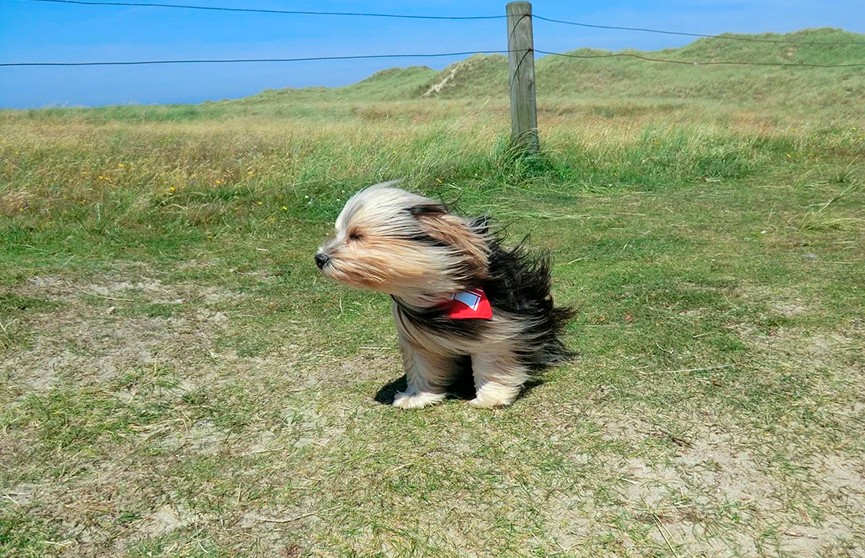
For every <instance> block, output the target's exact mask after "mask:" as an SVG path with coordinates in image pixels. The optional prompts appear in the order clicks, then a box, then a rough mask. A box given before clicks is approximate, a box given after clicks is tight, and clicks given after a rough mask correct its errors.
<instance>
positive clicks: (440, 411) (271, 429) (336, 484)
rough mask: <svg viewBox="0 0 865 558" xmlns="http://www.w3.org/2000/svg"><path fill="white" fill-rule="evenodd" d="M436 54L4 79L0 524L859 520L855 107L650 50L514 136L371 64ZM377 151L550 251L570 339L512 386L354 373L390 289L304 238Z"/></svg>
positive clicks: (503, 531)
mask: <svg viewBox="0 0 865 558" xmlns="http://www.w3.org/2000/svg"><path fill="white" fill-rule="evenodd" d="M819 33H828V32H818V34H819ZM807 36H808V37H810V36H812V35H807ZM718 44H720V43H718ZM711 46H712V43H711V42H703V41H700V42H697V43H695V44H694V45H692V46H691V47H687V48H691V49H704V48H709V47H711ZM713 48H714V47H713ZM719 48H720V47H719ZM760 48H763V47H762V46H761V47H760ZM803 48H804V47H803ZM686 54H688V55H690V54H695V55H696V54H697V52H696V51H695V52H683V53H681V56H682V57H684V56H685V55H686ZM699 54H700V55H701V56H702V55H706V56H708V55H713V56H714V55H717V56H718V57H722V56H733V54H736V53H733V52H727V51H718V52H714V51H711V52H710V51H709V50H707V51H705V52H703V51H700V52H699ZM739 54H741V53H739ZM671 55H672V54H671ZM803 56H804V54H803ZM814 56H815V57H814V58H813V60H815V61H816V60H824V58H820V57H817V55H814ZM482 62H483V61H482ZM487 62H489V61H487ZM485 63H486V62H485ZM550 63H551V62H550ZM594 63H596V62H593V64H594ZM610 63H611V61H607V64H610ZM495 64H496V62H495V61H492V62H491V63H490V65H489V67H487V68H486V69H483V68H481V69H482V70H483V71H492V70H493V69H495ZM544 64H547V62H545V63H544ZM539 68H540V69H539V74H538V75H539V76H542V75H543V74H542V73H541V69H543V66H542V65H540V64H539ZM607 68H608V69H610V68H612V66H607ZM624 68H627V66H622V67H620V70H621V71H623V72H624V71H625V70H624ZM639 68H643V67H642V66H635V67H634V68H633V70H634V71H641V72H642V71H644V70H640V69H639ZM478 71H481V70H478ZM645 71H648V70H645ZM665 71H666V70H665ZM670 71H672V70H670ZM730 71H731V74H730V75H731V76H732V75H733V74H732V70H730ZM430 72H431V71H430V70H428V69H423V68H413V69H408V70H405V71H394V72H388V73H385V74H382V75H379V76H373V77H372V78H370V80H368V81H367V82H366V83H362V84H358V85H357V86H356V87H355V88H354V89H351V90H350V91H326V92H320V91H296V92H267V93H264V94H262V95H261V96H258V97H255V98H250V99H245V100H239V101H233V102H222V103H209V104H205V105H200V106H194V107H113V108H104V109H94V110H84V109H69V110H65V109H63V110H59V109H51V110H46V111H27V112H15V111H7V112H5V113H2V114H0V128H2V130H0V131H2V134H0V214H2V217H0V270H2V273H0V326H2V327H0V386H2V389H0V402H2V405H0V432H2V436H0V554H2V555H4V556H5V555H9V556H79V555H83V556H106V555H119V556H262V555H264V556H292V557H294V556H352V555H361V556H368V555H373V556H437V557H438V556H467V555H474V556H587V557H588V556H593V557H594V556H622V555H625V556H670V557H676V556H691V555H696V556H755V555H765V556H779V555H783V556H815V555H816V556H855V555H857V553H860V552H861V549H862V548H863V545H865V539H863V535H862V533H863V529H865V525H863V521H862V516H861V509H862V506H863V505H865V492H863V485H865V479H863V470H862V467H861V463H862V462H863V458H865V443H863V438H862V435H861V432H862V431H863V429H865V415H863V409H865V405H863V399H862V393H863V390H865V382H863V378H865V376H863V374H865V359H863V353H862V350H861V348H862V346H865V323H863V319H862V316H863V315H865V294H863V293H865V280H863V277H865V248H863V247H865V220H863V215H862V207H863V203H865V166H863V161H862V160H861V154H862V153H863V150H865V136H863V132H862V130H865V119H863V117H862V116H861V114H859V113H856V114H853V113H851V112H850V111H848V106H847V104H845V103H839V104H837V105H836V106H835V107H834V108H833V107H831V106H829V105H828V104H826V105H823V104H820V103H818V105H817V109H815V110H812V108H813V107H812V105H811V104H810V102H811V101H810V99H811V98H813V97H814V95H816V94H817V90H816V89H815V90H808V91H806V92H805V94H804V96H803V97H802V99H801V100H800V101H797V102H796V103H793V100H792V98H790V99H788V100H785V96H786V95H788V92H787V91H786V90H782V89H783V88H782V89H773V88H771V87H770V89H771V90H770V91H769V93H766V94H767V95H769V96H770V100H769V101H767V102H766V103H765V104H764V103H763V102H762V101H761V102H760V103H759V104H755V103H754V102H753V99H752V98H749V97H747V96H744V97H742V98H741V99H738V100H737V101H736V102H735V103H731V104H729V105H721V104H719V103H718V99H717V98H716V97H715V96H713V95H712V94H709V93H707V94H706V95H703V96H698V97H696V98H690V97H687V98H680V97H677V96H675V95H674V96H665V94H662V93H663V91H661V90H660V89H659V88H661V87H662V86H666V85H669V80H668V79H667V78H669V79H673V78H672V77H670V76H672V75H673V74H670V76H666V75H665V76H666V77H665V78H664V79H663V80H660V81H663V82H664V83H660V81H659V83H658V84H656V85H657V87H656V91H655V93H653V94H652V95H656V97H651V96H649V95H648V94H646V95H643V94H635V93H633V91H631V92H628V91H625V90H623V89H622V90H618V89H616V88H615V87H614V86H610V87H611V89H610V91H611V93H610V95H605V96H603V97H598V96H595V95H594V94H593V93H591V92H587V93H585V92H580V91H577V92H575V93H574V94H573V95H569V96H568V95H565V92H564V91H565V90H564V89H563V90H562V92H560V93H557V94H556V95H548V96H547V97H545V98H542V100H541V102H540V108H541V112H540V120H541V127H540V134H541V142H542V147H543V153H542V154H541V155H540V156H537V157H523V156H520V155H518V154H515V153H514V152H513V151H512V150H510V149H509V148H508V144H507V140H506V136H505V133H506V131H507V130H508V129H509V126H508V122H507V107H506V106H505V105H504V104H503V101H502V100H500V99H498V97H494V98H493V99H494V100H489V99H488V98H487V97H485V96H484V90H483V88H482V87H480V86H478V85H477V83H475V84H463V85H460V84H459V83H457V84H456V85H455V86H454V87H456V88H457V89H455V90H454V92H452V93H444V94H442V95H440V96H439V97H438V98H423V99H418V100H411V99H408V98H404V99H402V100H393V101H386V100H383V97H382V96H383V95H387V94H389V93H388V91H390V92H391V93H393V94H394V95H396V96H402V95H407V96H408V95H417V94H418V92H419V91H420V90H421V89H423V86H425V85H426V84H427V82H426V81H424V80H433V79H435V76H432V77H431V74H430ZM692 72H694V73H692ZM490 75H492V74H490ZM647 75H648V74H647ZM699 75H700V74H699V69H697V68H690V67H686V68H684V69H682V71H681V73H676V74H675V76H677V79H681V80H682V83H684V81H687V80H690V79H694V80H696V81H699V80H697V77H695V76H699ZM743 75H745V76H749V75H751V74H748V73H747V72H746V73H745V74H743ZM804 75H806V74H804V73H802V74H799V76H800V77H797V78H796V79H802V78H801V76H804ZM807 75H812V76H818V75H820V74H818V73H815V74H807ZM539 79H540V78H539ZM641 79H645V80H648V79H649V78H648V77H644V78H641ZM741 79H742V81H743V82H745V83H742V84H740V86H741V87H742V88H747V87H755V88H756V87H758V86H759V87H764V86H766V85H765V84H763V83H762V82H760V83H757V82H755V81H754V80H753V79H752V78H748V77H745V78H741ZM808 79H812V78H808ZM813 79H814V80H815V83H816V78H813ZM851 79H854V80H858V79H860V78H859V77H856V76H853V77H852V78H851ZM696 81H695V83H696ZM706 81H711V80H708V79H706ZM463 86H464V87H465V88H466V89H465V91H470V93H465V96H464V97H460V96H459V95H463V93H460V94H459V95H458V94H457V93H458V92H459V89H458V87H463ZM785 87H786V86H785ZM815 87H816V85H815ZM820 87H822V89H821V91H823V93H824V94H825V95H827V96H828V98H844V99H847V95H850V93H845V92H844V90H843V87H844V86H843V85H842V84H840V82H835V81H828V80H827V81H825V83H824V84H823V85H821V86H820ZM472 88H474V89H472ZM469 95H471V96H469ZM833 96H834V97H833ZM394 98H396V97H394ZM764 109H765V110H764ZM398 176H404V177H406V184H407V185H408V187H411V188H416V189H419V190H421V191H424V192H426V193H428V194H430V195H433V196H439V197H442V198H444V199H446V200H449V201H456V202H457V205H458V206H459V208H460V210H461V211H463V212H465V213H469V214H482V213H485V214H490V215H492V216H494V217H495V218H496V219H497V221H498V222H500V223H503V224H505V225H507V227H508V231H509V234H510V236H511V238H512V239H514V240H516V239H519V238H521V237H522V236H523V235H526V234H528V235H530V243H531V244H532V245H534V246H537V247H539V248H545V249H548V250H550V251H551V252H552V255H553V258H554V262H555V263H554V269H553V276H554V293H555V296H556V300H557V301H561V302H562V303H567V304H572V305H574V306H576V307H577V308H578V309H579V312H578V315H577V317H576V319H575V320H574V322H573V323H572V324H570V325H569V326H568V328H567V331H566V342H567V344H568V345H569V346H570V347H571V348H572V349H574V350H576V351H577V352H578V355H579V356H578V357H577V358H576V359H575V360H574V361H573V362H572V363H570V364H568V365H565V366H562V367H560V368H556V369H553V370H550V371H549V372H548V373H547V374H546V375H545V376H544V378H543V382H542V383H540V384H538V385H536V386H533V387H532V388H531V389H529V390H528V391H527V392H526V394H525V395H524V396H523V397H521V398H520V399H519V400H518V401H517V402H516V404H515V405H514V406H513V407H511V408H508V409H505V410H498V411H492V412H479V411H476V410H473V409H471V408H469V407H468V405H466V404H465V402H464V401H462V400H459V399H453V400H449V401H447V402H446V403H445V404H443V405H441V406H438V407H434V408H430V409H425V410H422V411H419V412H403V411H398V410H396V409H393V408H391V407H390V406H388V405H386V404H382V402H386V401H387V397H388V394H389V393H392V392H393V389H394V387H393V386H394V382H396V381H398V380H399V378H400V376H401V375H402V371H401V368H400V359H399V357H398V353H397V348H396V342H395V335H394V328H393V324H392V323H390V317H389V305H388V300H387V298H386V297H383V296H378V295H374V294H370V293H364V292H357V291H351V290H348V289H345V288H343V287H340V286H338V285H334V284H332V283H329V282H327V281H325V280H324V279H323V278H322V277H321V276H320V275H319V274H318V272H317V271H316V269H315V267H314V264H313V262H312V255H313V253H314V251H315V248H316V247H317V246H318V244H319V243H320V242H321V240H322V239H324V238H325V237H326V236H327V235H328V234H329V233H330V231H331V230H332V227H333V220H334V219H335V217H336V215H337V214H338V212H339V210H340V208H341V207H342V204H343V203H344V202H345V200H346V199H347V197H348V196H350V195H351V194H352V193H353V192H354V191H356V190H357V189H358V188H360V187H362V186H364V185H367V184H370V183H373V182H376V181H379V180H383V179H390V178H393V177H398Z"/></svg>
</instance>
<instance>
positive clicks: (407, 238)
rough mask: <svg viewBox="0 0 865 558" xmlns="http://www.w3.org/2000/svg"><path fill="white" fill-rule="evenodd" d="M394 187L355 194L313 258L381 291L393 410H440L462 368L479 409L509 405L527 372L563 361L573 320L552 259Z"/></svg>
mask: <svg viewBox="0 0 865 558" xmlns="http://www.w3.org/2000/svg"><path fill="white" fill-rule="evenodd" d="M398 183H399V181H392V182H384V183H381V184H376V185H374V186H370V187H368V188H366V189H364V190H361V191H360V192H358V193H357V194H355V195H354V196H352V197H351V198H350V199H349V200H348V201H347V202H346V204H345V207H344V208H343V210H342V212H341V213H340V214H339V217H338V218H337V220H336V232H335V234H334V236H333V237H332V238H330V239H329V240H327V241H326V242H325V243H324V244H323V245H322V246H321V247H320V248H319V249H318V250H317V251H316V253H315V263H316V265H317V266H318V269H319V270H321V272H322V273H323V274H324V275H325V276H327V277H328V278H330V279H333V280H335V281H337V282H339V283H342V284H345V285H348V286H351V287H357V288H361V289H369V290H373V291H378V292H381V293H385V294H388V295H390V297H391V299H392V300H393V302H392V305H391V308H392V313H393V318H394V321H395V322H396V327H397V332H398V337H399V347H400V352H401V354H402V360H403V365H404V369H405V375H406V381H407V389H406V390H405V391H403V392H398V393H397V394H396V396H395V398H394V401H393V405H394V406H396V407H399V408H402V409H417V408H421V407H426V406H428V405H432V404H435V403H439V402H441V401H443V400H444V399H445V397H446V396H447V395H448V388H449V386H451V385H452V384H453V383H454V382H455V380H456V379H457V376H458V375H459V373H460V369H461V367H462V366H461V365H462V364H464V363H467V362H470V368H471V375H472V379H473V382H474V387H475V397H474V399H472V400H470V401H469V403H470V404H471V405H473V406H475V407H479V408H492V407H501V406H506V405H510V404H511V403H513V402H514V400H515V399H516V398H517V396H518V395H519V394H520V392H521V391H522V388H523V386H524V385H525V384H526V382H527V381H529V380H530V379H531V378H532V376H533V373H534V372H536V371H538V370H540V369H542V368H544V367H547V366H550V365H553V364H557V363H560V362H563V361H565V360H567V359H568V358H569V357H570V356H572V355H571V353H570V352H569V351H568V350H567V349H566V348H565V346H564V344H563V343H562V341H561V339H560V334H561V332H562V329H563V327H564V326H565V324H566V323H567V322H568V320H570V319H571V318H572V316H573V310H572V309H571V308H563V307H554V306H553V298H552V296H551V294H550V267H551V264H550V257H549V254H548V253H546V252H535V253H533V252H531V251H529V250H528V249H527V248H526V247H525V245H524V242H521V243H520V244H518V245H517V246H516V247H513V248H510V249H508V248H504V247H503V246H502V237H503V234H502V233H501V232H491V230H490V228H491V227H490V222H489V219H488V218H486V217H477V218H466V217H462V216H460V215H458V214H456V213H455V212H454V211H452V210H451V208H449V207H448V206H447V205H446V204H445V203H442V202H439V201H436V200H433V199H430V198H427V197H424V196H421V195H418V194H414V193H411V192H407V191H405V190H403V189H400V188H398V187H397V184H398Z"/></svg>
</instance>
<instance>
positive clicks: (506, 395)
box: [469, 351, 529, 409]
mask: <svg viewBox="0 0 865 558" xmlns="http://www.w3.org/2000/svg"><path fill="white" fill-rule="evenodd" d="M472 376H473V377H474V381H475V392H476V394H475V398H474V399H472V400H471V401H469V404H470V405H472V406H474V407H480V408H484V409H489V408H491V407H504V406H506V405H510V404H511V403H513V402H514V400H515V399H516V398H517V396H518V395H519V394H520V391H521V390H522V387H523V384H525V383H526V380H528V379H529V374H528V370H527V369H526V367H525V365H523V364H521V363H520V362H519V361H518V360H517V358H516V356H515V355H513V354H510V353H508V352H505V351H502V352H501V353H478V354H473V355H472Z"/></svg>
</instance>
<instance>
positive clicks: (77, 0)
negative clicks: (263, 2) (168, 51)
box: [28, 0, 507, 20]
mask: <svg viewBox="0 0 865 558" xmlns="http://www.w3.org/2000/svg"><path fill="white" fill-rule="evenodd" d="M28 1H30V2H45V3H51V4H76V5H80V6H120V7H126V8H176V9H183V10H203V11H212V12H245V13H258V14H283V15H310V16H349V17H386V18H397V19H439V20H442V19H445V20H481V19H504V18H506V17H507V16H506V15H488V16H433V15H410V14H383V13H364V12H317V11H309V10H270V9H263V8H222V7H217V6H196V5H191V4H157V3H152V2H147V3H140V4H139V3H135V2H83V1H81V0H28Z"/></svg>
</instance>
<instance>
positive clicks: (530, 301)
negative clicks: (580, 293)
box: [394, 219, 574, 371]
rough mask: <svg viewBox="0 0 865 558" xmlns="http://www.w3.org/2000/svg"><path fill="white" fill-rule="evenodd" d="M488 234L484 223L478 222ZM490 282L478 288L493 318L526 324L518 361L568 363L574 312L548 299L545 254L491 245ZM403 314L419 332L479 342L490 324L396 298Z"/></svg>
mask: <svg viewBox="0 0 865 558" xmlns="http://www.w3.org/2000/svg"><path fill="white" fill-rule="evenodd" d="M477 224H478V225H479V226H483V227H484V229H485V228H486V225H487V222H486V220H485V219H484V220H483V221H481V220H480V219H479V220H477ZM490 249H491V254H490V258H489V278H487V279H484V280H481V281H480V282H479V285H478V286H480V287H482V288H483V289H484V291H485V292H486V294H487V297H488V298H489V300H490V305H491V306H492V308H493V314H494V315H495V313H496V312H497V311H498V312H507V313H509V314H514V315H517V316H520V317H521V318H523V320H522V323H523V324H524V330H523V331H524V333H525V335H524V338H525V339H526V342H525V343H523V345H522V348H520V349H519V350H518V352H517V357H518V358H519V360H520V361H521V362H522V364H524V365H526V366H527V367H529V368H530V369H532V370H536V371H537V370H539V369H541V368H543V367H545V366H549V365H552V364H556V363H559V362H562V361H565V360H567V359H569V358H571V357H572V356H573V353H571V352H570V351H568V350H567V349H566V348H565V346H564V344H563V343H562V341H561V339H560V335H561V332H562V329H563V328H564V326H565V324H566V323H567V322H568V321H569V320H570V319H571V318H572V317H573V316H574V310H573V309H572V308H570V307H555V306H554V305H553V297H552V295H551V294H550V282H551V278H550V267H551V264H550V256H549V254H548V253H547V252H532V251H530V250H528V249H527V248H526V247H525V244H524V242H521V243H520V244H519V245H517V246H515V247H513V248H510V249H506V248H503V247H502V246H501V239H500V238H497V237H496V238H494V239H493V240H492V241H491V245H490ZM394 300H395V301H396V303H397V304H398V305H399V306H400V308H401V309H402V311H403V313H404V314H405V315H406V316H407V317H408V318H409V319H410V320H412V322H414V323H415V324H416V325H418V326H419V327H421V328H424V329H426V330H428V331H432V332H435V333H440V334H444V335H456V336H460V337H468V338H478V337H480V336H481V335H482V334H483V331H484V329H485V328H487V327H489V322H487V321H486V320H472V319H469V320H454V319H451V318H449V317H448V316H447V315H446V314H445V311H444V310H443V309H440V308H430V309H416V308H412V307H409V306H406V305H405V304H403V303H401V301H400V300H399V299H398V298H394Z"/></svg>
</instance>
